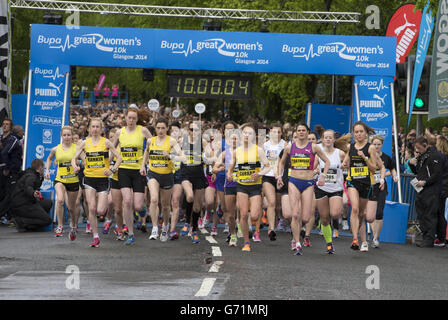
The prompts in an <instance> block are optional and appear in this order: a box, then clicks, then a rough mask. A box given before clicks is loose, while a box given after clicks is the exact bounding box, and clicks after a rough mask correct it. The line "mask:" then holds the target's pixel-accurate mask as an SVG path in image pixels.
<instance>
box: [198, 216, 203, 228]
mask: <svg viewBox="0 0 448 320" xmlns="http://www.w3.org/2000/svg"><path fill="white" fill-rule="evenodd" d="M198 227H199V228H200V229H204V224H203V221H202V218H199V219H198Z"/></svg>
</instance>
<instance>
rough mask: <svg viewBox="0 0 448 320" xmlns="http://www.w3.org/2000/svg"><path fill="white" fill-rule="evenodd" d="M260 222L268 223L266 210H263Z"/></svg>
mask: <svg viewBox="0 0 448 320" xmlns="http://www.w3.org/2000/svg"><path fill="white" fill-rule="evenodd" d="M261 223H262V224H265V225H267V224H269V222H268V216H267V212H266V210H264V211H263V217H262V218H261Z"/></svg>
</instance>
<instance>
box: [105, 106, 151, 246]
mask: <svg viewBox="0 0 448 320" xmlns="http://www.w3.org/2000/svg"><path fill="white" fill-rule="evenodd" d="M125 119H126V126H125V127H123V128H121V130H118V131H117V132H116V133H115V136H114V140H113V144H114V146H116V145H118V146H119V150H120V154H121V158H122V162H121V164H120V167H119V169H118V183H119V186H120V190H121V194H122V196H123V219H124V224H125V225H126V226H127V227H128V230H129V231H128V239H127V240H126V242H125V244H126V245H131V244H133V243H134V242H135V237H134V212H136V211H137V212H138V211H141V210H142V209H143V205H144V201H145V185H146V181H145V178H144V177H142V176H141V175H140V166H141V164H142V159H143V141H144V139H149V138H151V136H152V135H151V133H150V132H149V130H148V129H147V128H145V127H143V126H141V125H137V122H138V109H136V108H128V109H127V111H126V118H125Z"/></svg>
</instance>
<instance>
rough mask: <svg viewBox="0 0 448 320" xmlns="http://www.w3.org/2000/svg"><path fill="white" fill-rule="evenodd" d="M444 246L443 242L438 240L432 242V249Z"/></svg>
mask: <svg viewBox="0 0 448 320" xmlns="http://www.w3.org/2000/svg"><path fill="white" fill-rule="evenodd" d="M445 245H446V244H445V241H440V240H439V239H436V240H435V241H434V247H445Z"/></svg>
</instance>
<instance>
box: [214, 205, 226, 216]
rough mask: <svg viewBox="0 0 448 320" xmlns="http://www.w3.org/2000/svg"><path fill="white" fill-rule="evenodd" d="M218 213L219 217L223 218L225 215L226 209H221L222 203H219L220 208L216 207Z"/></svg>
mask: <svg viewBox="0 0 448 320" xmlns="http://www.w3.org/2000/svg"><path fill="white" fill-rule="evenodd" d="M216 214H217V215H218V218H219V219H221V218H222V216H223V215H224V211H223V210H222V209H221V204H218V208H217V209H216Z"/></svg>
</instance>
